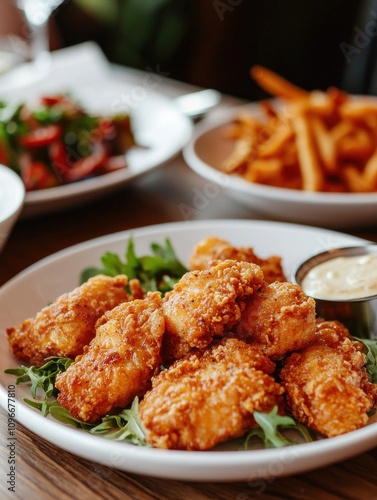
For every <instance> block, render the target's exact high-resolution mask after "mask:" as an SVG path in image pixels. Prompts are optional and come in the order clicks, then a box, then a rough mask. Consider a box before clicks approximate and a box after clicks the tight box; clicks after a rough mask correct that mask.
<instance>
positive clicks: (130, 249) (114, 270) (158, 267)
mask: <svg viewBox="0 0 377 500" xmlns="http://www.w3.org/2000/svg"><path fill="white" fill-rule="evenodd" d="M151 250H152V252H153V255H144V256H141V257H138V256H137V255H136V252H135V246H134V242H133V239H132V238H130V239H129V241H128V244H127V248H126V252H125V260H124V262H123V261H122V259H121V258H120V257H119V255H117V254H115V253H112V252H106V253H105V254H104V255H103V256H102V258H101V262H102V265H103V267H102V268H97V267H88V268H86V269H85V270H84V271H83V273H82V275H81V282H82V283H83V282H84V281H87V280H88V279H89V278H91V277H93V276H96V275H98V274H105V275H107V276H117V275H118V274H125V275H126V276H128V279H129V280H131V279H134V278H137V279H138V280H139V281H140V285H141V287H142V288H143V290H144V291H145V292H149V291H156V290H157V291H160V292H161V293H162V294H165V293H166V292H168V291H169V290H171V289H172V288H173V287H174V285H175V284H176V283H177V282H178V281H179V280H180V279H181V277H182V276H183V275H184V274H185V273H186V272H187V271H188V269H187V268H186V267H185V266H184V265H183V264H182V263H181V262H180V261H179V259H178V258H177V256H176V254H175V251H174V248H173V246H172V244H171V242H170V240H169V239H166V240H165V245H164V246H163V245H159V244H157V243H152V245H151Z"/></svg>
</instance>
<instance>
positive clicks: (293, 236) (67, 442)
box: [0, 220, 377, 481]
mask: <svg viewBox="0 0 377 500" xmlns="http://www.w3.org/2000/svg"><path fill="white" fill-rule="evenodd" d="M211 235H212V236H217V237H219V238H223V239H227V240H228V241H229V242H231V243H232V244H233V245H235V246H252V247H253V248H254V249H255V252H256V253H257V254H258V255H259V256H261V257H268V256H270V255H272V254H275V255H280V256H281V257H282V259H283V266H284V271H285V273H286V275H287V276H288V277H290V276H292V273H293V271H294V269H295V268H296V266H297V265H298V264H299V263H300V262H301V261H303V260H304V259H306V258H307V257H309V256H310V255H313V254H314V253H318V252H319V251H321V250H325V249H329V248H335V247H339V246H352V245H359V244H360V242H363V240H361V239H359V238H356V237H352V236H348V235H345V234H342V233H338V232H335V231H330V230H324V229H319V228H313V227H308V226H300V225H295V224H288V223H279V222H269V221H245V220H243V221H241V220H214V221H213V220H211V221H195V222H182V223H170V224H163V225H155V226H149V227H144V228H140V229H134V230H132V231H122V232H120V233H115V234H110V235H107V236H103V237H100V238H96V239H94V240H89V241H87V242H85V243H82V244H79V245H76V246H74V247H71V248H68V249H64V250H62V251H60V252H58V253H56V254H53V255H51V256H50V257H47V258H45V259H43V260H42V261H40V262H39V263H36V264H34V265H33V266H31V267H30V268H28V269H26V270H25V271H23V272H22V273H20V274H19V275H18V276H16V277H15V278H13V279H12V280H10V281H9V282H8V283H6V284H5V285H3V287H2V288H1V289H0V301H1V304H2V311H3V312H2V315H1V318H0V339H1V340H0V353H1V356H0V368H1V369H0V382H1V386H0V404H1V406H2V407H3V408H4V409H5V411H7V410H8V408H7V393H8V388H9V387H11V388H12V387H13V385H14V384H15V377H14V376H12V375H9V374H5V373H4V370H6V369H8V368H15V367H17V366H19V365H20V362H19V361H18V360H17V359H16V358H15V357H14V356H13V355H12V354H11V353H10V352H9V349H8V344H7V339H6V328H7V327H9V326H11V325H18V324H20V323H21V322H22V321H23V320H24V319H25V318H27V317H30V316H33V315H35V314H36V312H37V311H39V310H40V309H41V308H42V307H44V306H45V305H46V304H47V303H49V302H51V301H53V300H54V299H55V298H56V297H57V296H58V295H60V294H62V293H63V292H66V291H69V290H72V289H73V288H74V287H76V286H78V284H79V277H80V273H81V272H82V270H83V269H84V268H86V267H88V266H98V265H99V264H100V257H101V256H102V255H103V254H104V253H105V252H106V251H109V250H110V251H112V252H115V253H118V254H119V255H121V256H123V255H124V252H125V249H126V245H127V242H128V240H129V238H130V237H132V238H133V241H134V244H135V251H136V253H137V254H138V255H145V254H148V253H150V244H151V243H152V242H156V243H160V244H162V243H164V242H165V240H166V238H169V239H170V241H171V243H172V245H173V247H174V249H175V251H176V254H177V256H178V258H179V259H180V260H181V261H182V262H183V263H184V264H185V265H188V260H189V257H190V256H191V254H192V251H193V248H194V246H195V245H196V244H197V243H198V242H199V241H200V240H202V239H204V238H206V237H208V236H211ZM61 269H64V273H61ZM14 392H15V393H16V403H15V405H16V419H17V420H18V422H20V423H21V424H22V425H24V426H25V427H27V428H28V429H30V430H31V431H32V432H34V433H35V434H37V435H39V436H41V437H42V438H44V439H45V440H47V441H49V442H51V443H53V444H55V445H56V446H58V447H60V448H61V449H63V450H66V451H68V452H70V453H72V454H74V455H77V456H79V457H83V458H86V459H88V460H92V461H95V462H97V463H100V464H103V465H106V466H109V467H113V468H115V469H120V470H124V471H128V472H131V473H137V474H142V475H149V476H154V477H161V478H169V479H177V480H187V481H254V480H257V479H259V478H268V477H276V476H284V475H285V476H286V475H292V474H297V473H301V472H304V471H307V470H310V469H314V468H317V467H323V466H326V465H329V464H331V463H334V462H336V461H341V460H344V459H346V458H349V457H351V456H354V455H357V454H359V453H362V452H364V451H366V450H368V449H370V448H372V447H374V446H376V445H377V423H370V424H369V425H367V426H366V427H364V428H362V429H359V430H357V431H353V432H350V433H348V434H345V435H343V436H338V437H335V438H331V439H322V440H319V441H314V442H310V443H304V444H299V445H294V446H289V447H285V448H278V449H256V450H242V451H236V450H232V449H229V448H225V449H221V451H220V450H216V451H212V450H211V451H206V452H196V451H195V452H193V451H173V450H159V449H153V448H148V447H138V446H134V445H131V444H128V443H125V442H120V441H111V440H107V439H105V438H103V437H99V436H95V435H92V434H89V433H88V432H86V431H83V430H81V429H80V430H79V429H76V428H73V427H71V426H69V425H66V424H62V423H60V422H57V421H54V420H53V419H50V417H48V418H45V417H43V416H42V414H41V413H40V412H39V411H38V410H35V409H34V408H32V407H30V406H28V405H27V404H25V403H24V402H23V398H25V397H30V393H29V387H27V386H25V385H18V386H15V389H14Z"/></svg>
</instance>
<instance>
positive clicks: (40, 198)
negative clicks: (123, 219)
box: [22, 81, 192, 216]
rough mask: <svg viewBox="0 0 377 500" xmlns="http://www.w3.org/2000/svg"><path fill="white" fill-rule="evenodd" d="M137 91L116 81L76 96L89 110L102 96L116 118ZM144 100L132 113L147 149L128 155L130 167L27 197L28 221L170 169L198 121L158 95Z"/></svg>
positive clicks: (140, 141) (150, 94)
mask: <svg viewBox="0 0 377 500" xmlns="http://www.w3.org/2000/svg"><path fill="white" fill-rule="evenodd" d="M134 89H135V87H134V86H132V85H128V84H125V83H123V82H116V81H112V82H111V83H108V84H107V85H106V87H105V88H103V87H101V88H98V87H97V86H96V85H95V84H93V86H92V87H91V88H89V89H86V90H85V91H83V90H82V91H81V92H80V91H79V90H78V91H75V92H74V96H75V97H76V96H77V98H78V99H79V101H80V102H83V103H84V105H85V107H86V109H88V110H90V108H91V107H93V102H95V103H97V107H98V99H96V98H95V96H96V95H98V94H99V95H100V97H101V99H100V100H101V106H100V107H101V109H102V112H104V113H113V112H114V110H116V108H117V103H118V102H119V103H121V100H122V99H124V100H125V102H127V96H129V95H132V93H133V92H134ZM140 96H142V97H143V98H142V99H141V100H140V102H138V103H137V105H135V106H134V107H133V108H132V109H131V110H130V112H131V115H132V123H133V130H134V134H135V139H136V142H137V143H138V145H140V146H141V147H134V148H131V149H130V150H129V151H128V152H127V153H126V159H127V163H128V166H127V167H126V168H123V169H120V170H117V171H115V172H111V173H107V174H104V175H101V176H98V177H92V178H90V179H85V180H82V181H78V182H75V183H72V184H65V185H63V186H57V187H53V188H49V189H39V190H38V191H31V192H28V193H26V197H25V205H24V211H23V214H22V215H23V216H34V215H39V214H42V213H51V212H53V211H56V210H61V209H64V208H69V207H73V206H74V205H78V204H82V203H84V202H87V201H90V200H93V199H95V198H98V197H99V196H102V195H104V194H106V193H108V192H110V191H113V190H115V189H119V188H120V187H122V186H124V185H125V184H127V183H129V182H131V181H133V180H134V179H136V178H137V177H139V176H141V175H142V174H145V173H147V172H150V171H151V170H152V169H154V168H156V167H158V166H160V165H162V164H164V163H165V162H167V161H168V160H170V159H171V158H173V157H174V156H175V155H177V154H178V153H179V152H180V150H181V149H182V147H183V146H184V145H185V144H186V143H187V141H188V140H189V139H190V137H191V134H192V122H191V120H189V118H187V117H186V116H185V115H183V114H182V113H181V112H180V111H179V109H178V107H177V106H176V105H175V104H174V101H172V100H171V99H169V98H167V97H165V96H163V95H162V94H159V93H156V92H151V91H148V92H145V93H143V95H142V94H141V93H140Z"/></svg>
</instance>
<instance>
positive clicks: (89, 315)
mask: <svg viewBox="0 0 377 500" xmlns="http://www.w3.org/2000/svg"><path fill="white" fill-rule="evenodd" d="M127 282H128V280H127V276H124V275H119V276H116V277H115V278H111V277H109V276H103V275H99V276H95V277H94V278H91V279H89V280H88V281H87V282H86V283H84V284H82V285H81V286H79V287H78V288H75V289H74V290H73V291H71V292H69V293H65V294H64V295H61V296H60V297H59V298H58V299H57V300H56V301H55V302H53V303H52V304H51V305H49V306H46V307H44V308H43V309H42V310H41V311H40V312H39V313H38V314H37V315H36V316H35V317H34V318H28V319H26V320H25V321H24V322H23V323H22V324H21V325H20V326H19V327H18V328H17V327H10V328H7V334H8V340H9V346H10V349H11V350H12V352H13V353H14V355H15V356H17V358H19V359H20V360H22V361H26V362H27V363H30V364H32V365H38V366H39V365H42V364H43V363H44V359H45V358H46V357H48V356H61V357H69V358H74V357H76V356H77V355H78V354H81V353H82V351H83V347H84V346H85V345H86V344H88V343H89V342H90V341H91V340H92V338H93V337H94V335H95V323H96V321H97V320H98V318H100V317H101V316H102V315H103V314H104V313H105V312H106V311H108V310H109V309H112V308H113V307H115V306H117V305H118V304H120V303H122V302H125V301H127V300H129V296H128V294H127V292H126V289H125V286H126V285H127Z"/></svg>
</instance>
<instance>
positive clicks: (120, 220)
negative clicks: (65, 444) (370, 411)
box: [0, 72, 377, 500]
mask: <svg viewBox="0 0 377 500" xmlns="http://www.w3.org/2000/svg"><path fill="white" fill-rule="evenodd" d="M125 75H126V77H127V78H129V79H134V81H137V79H138V78H141V77H142V75H139V74H138V73H137V72H136V73H135V72H129V73H128V72H126V73H125ZM187 90H191V88H189V87H187V86H185V85H180V84H178V83H177V82H169V81H168V82H167V84H166V87H162V88H161V89H160V91H161V92H163V91H165V92H166V93H167V94H169V95H179V94H180V93H183V92H185V91H187ZM224 102H225V104H229V103H233V102H232V100H227V99H225V101H224ZM203 188H204V181H202V180H201V179H200V178H199V177H198V176H197V175H196V174H194V173H193V172H191V170H189V169H188V167H187V166H186V165H185V164H184V162H183V160H182V158H181V156H178V157H176V158H175V159H173V160H171V161H170V162H169V163H168V164H166V165H164V166H162V167H160V168H158V169H156V170H154V171H153V172H151V173H149V174H148V175H146V176H144V177H142V178H139V179H138V180H136V181H134V182H133V183H131V184H129V185H127V186H126V187H123V188H122V189H121V190H119V191H117V192H114V193H113V194H110V195H108V196H106V197H105V198H101V199H100V200H97V201H93V202H91V203H88V204H86V205H83V206H78V207H73V208H71V209H70V210H67V211H64V212H60V213H54V214H46V215H41V216H38V217H34V218H28V219H25V218H23V219H22V218H21V219H20V220H19V221H18V222H17V224H16V226H15V228H14V231H13V233H12V235H11V237H10V239H9V241H8V243H7V245H6V247H5V248H4V250H3V252H2V253H1V255H0V285H3V284H4V283H5V282H7V281H8V280H9V279H11V278H12V277H13V276H15V275H16V274H17V273H19V272H20V271H22V270H23V269H25V268H26V267H28V266H30V265H31V264H33V263H34V262H36V261H38V260H40V259H42V258H43V257H46V256H48V255H50V254H52V253H53V252H56V251H58V250H61V249H63V248H66V247H69V246H71V245H74V244H76V243H80V242H83V241H85V240H88V239H91V238H95V237H97V236H102V235H105V234H110V233H113V232H117V231H121V230H125V229H131V228H136V227H141V226H147V225H152V224H159V223H165V222H173V221H181V220H183V214H182V212H181V211H180V209H179V204H180V203H182V202H184V203H187V204H190V203H192V199H193V195H194V194H195V192H197V190H200V189H203ZM256 217H257V216H256V214H252V213H251V212H250V210H249V209H246V208H245V207H243V206H241V205H238V204H237V203H236V202H234V201H231V200H230V199H228V198H227V197H226V196H225V195H224V194H223V193H220V194H219V195H218V196H217V197H216V198H214V199H212V200H210V201H209V203H208V204H206V205H205V206H203V207H201V209H200V210H199V211H198V212H196V213H195V218H196V219H215V218H238V219H250V218H256ZM259 218H260V216H259ZM349 233H350V234H354V235H357V236H362V237H364V238H367V239H369V240H372V241H375V242H377V227H372V228H360V229H357V228H356V229H354V230H352V231H349ZM0 417H1V420H0V423H1V426H0V433H1V448H0V464H1V466H0V471H1V478H0V496H1V498H19V499H25V498H30V499H33V500H34V499H49V498H53V497H56V498H59V499H72V498H74V499H76V498H77V499H82V500H83V499H86V498H88V499H89V498H116V499H118V498H119V499H121V498H122V499H123V498H124V499H186V498H187V499H234V500H247V499H249V498H256V497H262V498H266V499H268V498H286V499H288V498H292V499H301V498H302V499H303V498H305V499H307V498H320V499H321V500H327V499H328V500H332V499H337V498H342V499H351V498H352V499H365V498H377V477H376V472H375V471H376V466H377V448H376V449H372V450H371V451H369V452H368V453H364V454H362V455H360V456H356V457H354V458H351V459H349V460H346V461H344V462H341V463H337V464H334V465H331V466H329V467H325V468H322V469H318V470H314V471H309V472H307V473H304V474H299V475H296V476H291V477H280V478H271V477H270V478H266V479H265V480H261V481H258V482H254V483H246V482H245V483H224V484H216V483H199V482H198V483H195V482H181V481H175V480H174V481H173V480H165V479H156V478H151V477H145V476H138V475H134V474H128V473H126V472H122V471H119V470H116V469H113V468H109V467H106V466H102V465H98V464H96V462H95V461H93V462H90V461H88V460H84V459H81V458H77V457H76V456H74V455H71V454H70V453H67V452H65V451H62V450H61V449H59V448H57V447H55V446H54V445H52V444H50V443H48V442H47V441H45V440H44V439H42V438H41V437H38V436H37V435H35V434H33V433H32V432H30V431H29V430H28V429H26V428H25V427H23V426H22V425H21V424H18V425H17V429H16V434H17V468H16V489H15V492H14V493H13V492H9V491H8V490H7V486H8V485H7V483H6V481H7V478H6V472H7V471H8V470H9V467H8V465H7V463H6V460H7V456H8V455H7V448H6V444H5V443H6V438H7V425H6V423H7V415H6V413H5V412H4V411H3V410H1V413H0ZM375 495H376V496H375Z"/></svg>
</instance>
